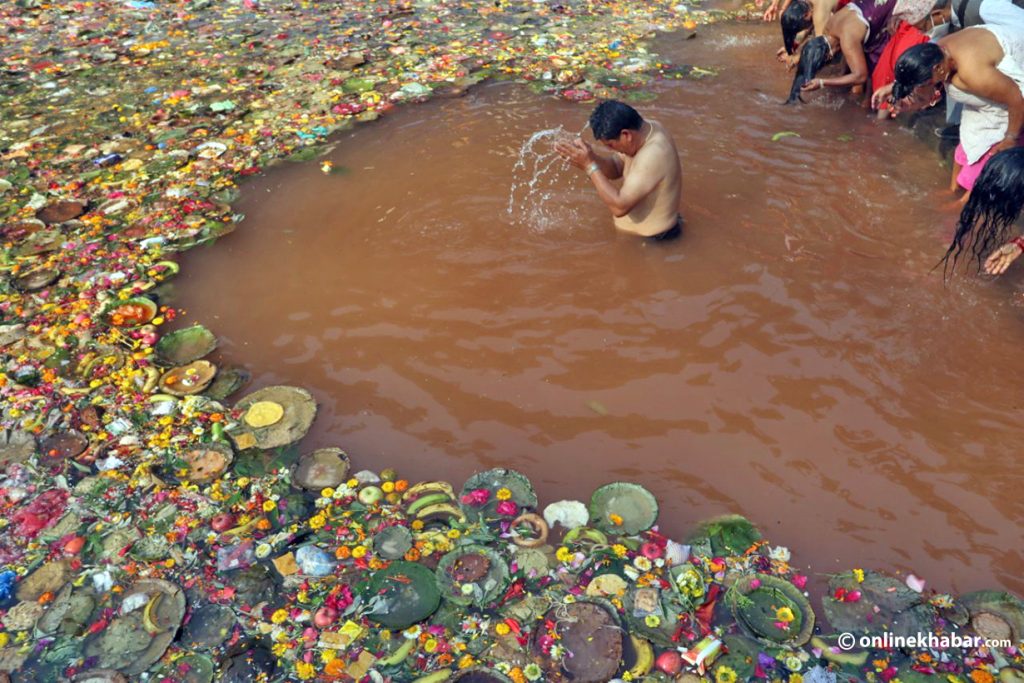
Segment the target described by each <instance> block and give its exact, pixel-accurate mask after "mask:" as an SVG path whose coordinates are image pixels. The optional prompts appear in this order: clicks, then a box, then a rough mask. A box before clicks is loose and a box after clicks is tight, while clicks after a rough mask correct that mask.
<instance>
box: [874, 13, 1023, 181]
mask: <svg viewBox="0 0 1024 683" xmlns="http://www.w3.org/2000/svg"><path fill="white" fill-rule="evenodd" d="M895 77H896V80H895V82H894V83H893V84H892V85H891V86H887V87H886V88H882V89H880V90H878V91H877V92H875V94H874V96H873V97H872V104H874V105H875V106H878V105H879V104H880V103H881V102H882V101H883V100H885V99H887V98H890V97H891V100H892V102H893V103H894V104H895V105H896V106H899V107H903V108H914V107H916V106H920V105H921V104H923V103H927V102H931V103H934V102H937V101H938V99H939V97H940V96H941V88H942V87H943V86H944V87H945V88H946V94H947V95H948V96H949V97H950V98H951V99H952V100H953V101H954V102H961V103H963V105H964V111H963V116H962V118H961V121H960V144H959V145H958V146H957V148H956V153H955V154H954V161H955V165H954V168H953V179H952V181H951V183H950V185H951V187H950V189H952V190H955V189H956V187H957V185H959V186H960V187H963V188H964V189H966V190H967V191H968V195H969V194H970V191H971V188H972V187H974V183H975V181H976V180H977V179H978V176H979V174H980V173H981V171H982V169H983V168H984V166H985V162H986V161H988V159H989V158H990V157H991V156H992V155H993V154H996V153H997V152H1000V151H1002V150H1004V149H1009V148H1011V147H1013V146H1015V145H1017V144H1019V143H1020V139H1021V136H1022V133H1024V130H1022V128H1024V31H1021V30H1020V29H1019V28H1018V27H1012V26H997V25H983V26H975V27H973V28H967V29H964V30H962V31H957V32H956V33H954V34H952V35H948V36H946V37H944V38H940V39H939V40H937V41H936V42H934V43H924V44H923V45H916V46H914V47H912V48H910V49H909V50H907V51H906V52H904V53H903V54H902V55H900V58H899V59H898V60H897V62H896V69H895ZM964 201H967V196H965V197H964Z"/></svg>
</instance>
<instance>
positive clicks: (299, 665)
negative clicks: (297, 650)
mask: <svg viewBox="0 0 1024 683" xmlns="http://www.w3.org/2000/svg"><path fill="white" fill-rule="evenodd" d="M295 673H297V674H298V675H299V678H300V679H302V680H304V681H308V680H310V679H312V678H313V677H315V676H316V667H315V666H313V665H312V664H306V662H295Z"/></svg>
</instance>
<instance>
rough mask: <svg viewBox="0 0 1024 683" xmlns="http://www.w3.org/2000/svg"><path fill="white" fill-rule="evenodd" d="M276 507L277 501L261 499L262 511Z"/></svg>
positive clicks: (272, 509) (270, 510)
mask: <svg viewBox="0 0 1024 683" xmlns="http://www.w3.org/2000/svg"><path fill="white" fill-rule="evenodd" d="M276 507H277V503H275V502H274V501H272V500H265V501H263V511H264V512H273V511H274V509H275V508H276Z"/></svg>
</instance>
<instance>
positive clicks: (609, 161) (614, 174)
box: [593, 152, 622, 180]
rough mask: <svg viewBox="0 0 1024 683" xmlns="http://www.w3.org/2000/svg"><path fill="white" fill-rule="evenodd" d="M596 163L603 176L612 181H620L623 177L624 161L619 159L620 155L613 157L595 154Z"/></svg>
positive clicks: (613, 155)
mask: <svg viewBox="0 0 1024 683" xmlns="http://www.w3.org/2000/svg"><path fill="white" fill-rule="evenodd" d="M593 158H594V163H596V164H597V167H598V168H600V169H601V175H603V176H604V177H606V178H609V179H610V180H618V179H619V178H621V177H622V159H620V158H619V155H618V154H612V155H611V156H607V157H606V156H604V155H603V154H598V153H597V152H594V157H593Z"/></svg>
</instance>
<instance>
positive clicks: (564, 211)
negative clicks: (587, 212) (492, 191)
mask: <svg viewBox="0 0 1024 683" xmlns="http://www.w3.org/2000/svg"><path fill="white" fill-rule="evenodd" d="M572 137H573V134H572V133H570V132H569V131H567V130H565V128H563V127H562V126H557V127H555V128H547V129H545V130H539V131H537V132H536V133H534V134H533V135H531V136H530V137H529V139H527V140H526V142H524V143H523V145H522V147H520V148H519V158H518V159H517V160H516V163H515V165H514V166H513V167H512V187H511V189H510V190H509V197H508V214H509V216H510V217H511V220H512V223H513V224H514V225H525V226H527V227H528V228H530V229H531V230H534V231H536V232H547V231H549V230H552V229H563V230H564V229H570V228H571V227H572V226H574V225H576V223H578V221H579V216H578V214H577V212H576V210H575V209H574V208H573V207H572V206H571V202H573V201H575V200H577V199H578V198H579V196H580V189H579V186H578V183H576V182H575V180H574V177H575V176H574V175H573V174H571V173H570V170H569V169H568V168H567V164H566V163H565V162H564V161H563V160H562V158H561V157H559V156H558V153H557V152H555V142H556V141H557V140H559V139H560V138H565V139H571V138H572ZM577 175H578V174H577Z"/></svg>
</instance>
